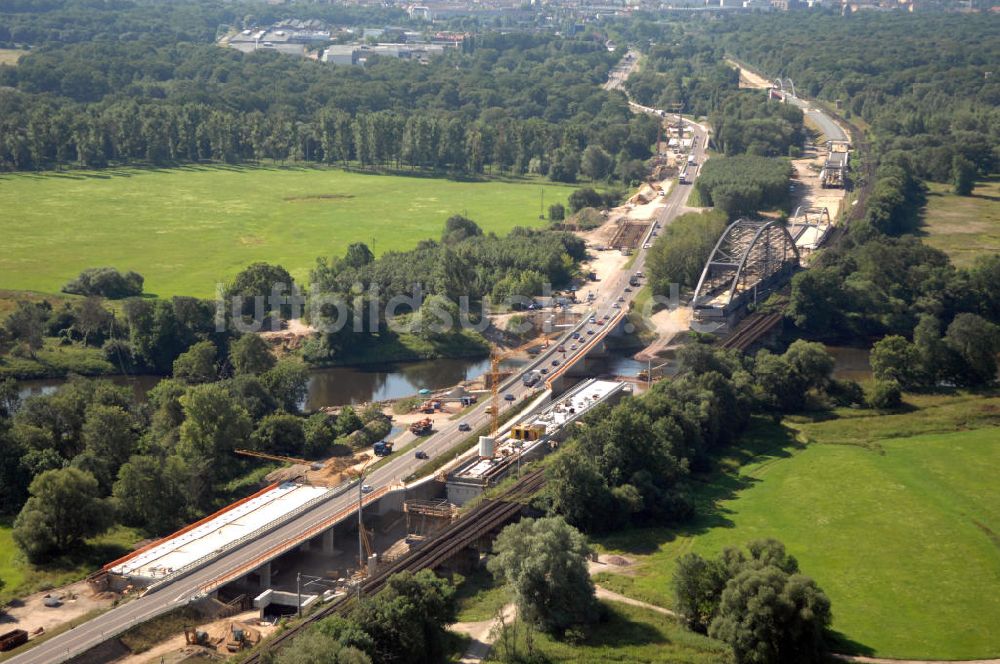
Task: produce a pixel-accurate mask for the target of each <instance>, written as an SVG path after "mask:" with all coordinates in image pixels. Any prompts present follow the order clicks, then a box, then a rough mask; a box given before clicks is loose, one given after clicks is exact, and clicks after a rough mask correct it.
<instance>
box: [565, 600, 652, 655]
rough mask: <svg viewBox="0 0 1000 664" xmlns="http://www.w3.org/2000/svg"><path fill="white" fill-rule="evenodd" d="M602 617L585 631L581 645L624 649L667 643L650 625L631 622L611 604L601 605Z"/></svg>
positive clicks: (604, 603)
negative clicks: (585, 634)
mask: <svg viewBox="0 0 1000 664" xmlns="http://www.w3.org/2000/svg"><path fill="white" fill-rule="evenodd" d="M601 607H602V609H603V612H604V615H602V617H601V621H600V623H598V624H597V625H595V626H594V627H593V628H591V629H589V630H587V636H586V638H585V639H584V640H583V641H581V645H586V646H591V647H608V648H626V647H628V646H642V645H649V644H656V645H662V644H665V643H669V642H670V640H669V639H668V638H666V637H665V636H664V635H663V633H662V632H660V631H659V630H657V629H656V628H655V627H653V626H651V625H647V624H645V623H641V622H636V621H634V620H631V619H630V618H629V617H628V616H627V615H626V614H625V613H624V612H623V611H622V610H621V609H619V608H618V607H616V606H615V605H614V604H613V603H611V602H603V603H602V604H601Z"/></svg>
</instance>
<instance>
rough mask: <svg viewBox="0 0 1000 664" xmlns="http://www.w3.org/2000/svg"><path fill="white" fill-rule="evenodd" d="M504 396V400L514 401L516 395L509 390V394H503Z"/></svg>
mask: <svg viewBox="0 0 1000 664" xmlns="http://www.w3.org/2000/svg"><path fill="white" fill-rule="evenodd" d="M503 398H504V401H513V400H514V395H513V394H511V393H510V392H508V393H507V394H505V395H503Z"/></svg>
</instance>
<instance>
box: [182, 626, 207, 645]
mask: <svg viewBox="0 0 1000 664" xmlns="http://www.w3.org/2000/svg"><path fill="white" fill-rule="evenodd" d="M184 642H185V643H187V644H188V645H189V646H207V645H208V632H206V631H205V630H203V629H188V628H187V627H185V628H184Z"/></svg>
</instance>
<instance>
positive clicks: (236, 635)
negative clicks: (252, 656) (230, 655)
mask: <svg viewBox="0 0 1000 664" xmlns="http://www.w3.org/2000/svg"><path fill="white" fill-rule="evenodd" d="M259 642H260V632H258V631H257V630H255V629H251V628H250V627H247V626H246V625H244V624H243V623H230V625H229V629H228V630H227V632H226V650H228V651H229V652H239V651H241V650H243V649H244V648H253V647H254V646H255V645H257V644H258V643H259Z"/></svg>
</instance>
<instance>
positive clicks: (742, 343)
mask: <svg viewBox="0 0 1000 664" xmlns="http://www.w3.org/2000/svg"><path fill="white" fill-rule="evenodd" d="M782 318H784V314H781V313H773V314H759V313H753V314H750V315H749V316H748V317H747V318H746V319H745V320H744V321H743V323H742V324H741V325H740V326H738V327H737V328H736V330H735V331H734V332H733V333H732V334H731V335H729V337H728V338H727V339H726V340H725V341H723V342H722V343H721V344H719V345H720V347H722V348H735V349H737V350H746V349H747V348H749V347H750V346H752V345H753V344H754V342H756V341H757V340H758V339H760V338H761V337H762V336H764V335H765V334H767V333H768V332H770V331H771V329H772V328H774V326H776V325H777V324H778V323H780V322H781V319H782Z"/></svg>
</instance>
